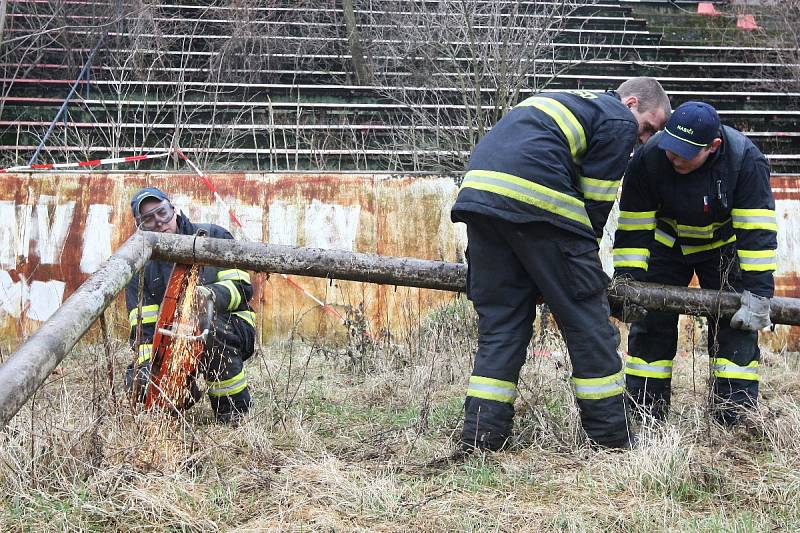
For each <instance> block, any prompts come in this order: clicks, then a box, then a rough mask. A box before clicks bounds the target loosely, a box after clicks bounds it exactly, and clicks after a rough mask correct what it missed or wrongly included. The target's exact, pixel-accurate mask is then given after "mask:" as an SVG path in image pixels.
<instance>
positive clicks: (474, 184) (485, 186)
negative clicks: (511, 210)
mask: <svg viewBox="0 0 800 533" xmlns="http://www.w3.org/2000/svg"><path fill="white" fill-rule="evenodd" d="M461 187H462V188H465V187H466V188H471V189H477V190H479V191H487V192H492V193H495V194H499V195H501V196H506V197H508V198H513V199H514V200H518V201H520V202H523V203H526V204H530V205H534V206H536V207H538V208H539V209H544V210H545V211H549V212H551V213H553V214H556V215H560V216H562V217H564V218H568V219H570V220H574V221H576V222H580V223H581V224H585V225H586V226H588V227H590V228H591V227H592V223H591V222H590V221H589V215H588V214H587V213H586V208H585V207H584V204H583V202H582V201H580V200H579V199H577V198H573V197H572V196H570V195H568V194H564V193H563V192H558V191H554V190H553V189H550V188H549V187H545V186H544V185H541V184H539V183H534V182H532V181H528V180H526V179H523V178H520V177H519V176H514V175H513V174H506V173H505V172H495V171H491V170H470V171H469V172H467V173H466V175H465V176H464V181H463V182H462V183H461Z"/></svg>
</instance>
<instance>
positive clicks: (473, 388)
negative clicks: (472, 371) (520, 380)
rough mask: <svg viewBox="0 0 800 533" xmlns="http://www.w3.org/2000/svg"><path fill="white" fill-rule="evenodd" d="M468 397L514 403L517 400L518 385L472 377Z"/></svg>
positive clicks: (499, 380)
mask: <svg viewBox="0 0 800 533" xmlns="http://www.w3.org/2000/svg"><path fill="white" fill-rule="evenodd" d="M467 396H472V397H473V398H483V399H484V400H494V401H496V402H504V403H514V400H516V399H517V384H516V383H513V382H511V381H503V380H501V379H493V378H485V377H483V376H470V378H469V387H467Z"/></svg>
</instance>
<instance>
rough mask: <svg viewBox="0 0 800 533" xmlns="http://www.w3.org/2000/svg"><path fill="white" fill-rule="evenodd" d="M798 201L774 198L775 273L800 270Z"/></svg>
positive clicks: (780, 273)
mask: <svg viewBox="0 0 800 533" xmlns="http://www.w3.org/2000/svg"><path fill="white" fill-rule="evenodd" d="M799 206H800V202H798V201H797V200H776V201H775V218H776V219H777V220H778V250H777V254H778V270H777V271H776V272H775V273H776V274H777V275H785V274H791V273H797V272H798V271H800V217H798V212H800V209H798V207H799Z"/></svg>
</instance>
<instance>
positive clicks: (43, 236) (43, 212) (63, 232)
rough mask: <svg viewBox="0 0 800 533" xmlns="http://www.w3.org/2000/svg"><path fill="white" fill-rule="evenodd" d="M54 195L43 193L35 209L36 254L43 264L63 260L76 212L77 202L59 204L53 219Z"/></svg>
mask: <svg viewBox="0 0 800 533" xmlns="http://www.w3.org/2000/svg"><path fill="white" fill-rule="evenodd" d="M52 199H53V197H51V196H45V195H42V196H41V197H40V199H39V203H37V204H36V208H35V209H34V218H35V219H36V221H35V223H34V225H33V227H34V229H35V231H36V235H35V236H34V239H35V240H36V254H37V255H38V256H39V262H40V263H41V264H43V265H56V264H58V263H60V262H61V254H62V253H63V251H64V243H65V242H66V240H67V235H68V234H69V228H70V226H71V224H72V216H73V214H74V213H75V202H66V203H63V204H58V205H56V206H55V208H54V209H53V217H52V221H51V220H50V206H49V205H48V204H50V200H52Z"/></svg>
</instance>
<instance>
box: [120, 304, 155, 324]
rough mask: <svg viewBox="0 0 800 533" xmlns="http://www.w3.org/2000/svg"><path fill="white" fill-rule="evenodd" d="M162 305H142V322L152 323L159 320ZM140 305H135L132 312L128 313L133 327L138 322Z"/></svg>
mask: <svg viewBox="0 0 800 533" xmlns="http://www.w3.org/2000/svg"><path fill="white" fill-rule="evenodd" d="M159 309H160V307H159V305H158V304H153V305H143V306H142V324H152V323H153V322H157V321H158V311H159ZM138 311H139V308H138V307H134V308H133V309H131V312H130V313H128V321H129V322H130V324H131V327H133V326H135V325H136V324H137V322H138Z"/></svg>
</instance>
